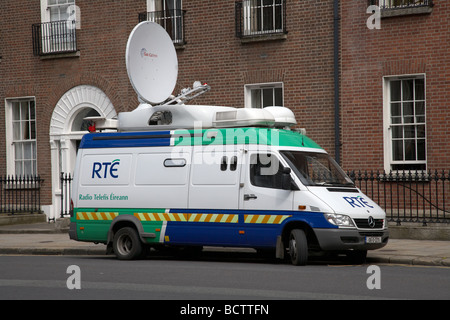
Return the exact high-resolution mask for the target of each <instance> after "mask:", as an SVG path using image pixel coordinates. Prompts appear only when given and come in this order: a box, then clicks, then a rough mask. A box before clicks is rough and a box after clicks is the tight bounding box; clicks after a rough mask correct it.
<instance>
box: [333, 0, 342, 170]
mask: <svg viewBox="0 0 450 320" xmlns="http://www.w3.org/2000/svg"><path fill="white" fill-rule="evenodd" d="M339 20H340V17H339V0H334V149H335V160H336V162H337V163H339V164H340V163H341V151H340V149H341V139H340V130H339V127H340V121H339V113H340V111H339V102H340V96H339Z"/></svg>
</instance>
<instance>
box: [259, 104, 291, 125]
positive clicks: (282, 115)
mask: <svg viewBox="0 0 450 320" xmlns="http://www.w3.org/2000/svg"><path fill="white" fill-rule="evenodd" d="M264 110H266V111H268V112H270V113H271V114H272V116H273V117H274V119H275V125H274V126H275V127H278V128H283V127H291V126H295V125H296V124H297V120H295V115H294V113H293V112H292V110H291V109H288V108H286V107H265V108H264Z"/></svg>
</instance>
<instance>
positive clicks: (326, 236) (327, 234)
mask: <svg viewBox="0 0 450 320" xmlns="http://www.w3.org/2000/svg"><path fill="white" fill-rule="evenodd" d="M314 232H315V234H316V237H317V240H318V241H319V246H320V248H321V249H322V250H324V251H341V250H375V249H379V248H382V247H384V246H385V245H386V244H387V243H388V239H389V230H387V229H383V230H361V229H314ZM371 237H381V242H380V243H367V240H368V239H372V238H371Z"/></svg>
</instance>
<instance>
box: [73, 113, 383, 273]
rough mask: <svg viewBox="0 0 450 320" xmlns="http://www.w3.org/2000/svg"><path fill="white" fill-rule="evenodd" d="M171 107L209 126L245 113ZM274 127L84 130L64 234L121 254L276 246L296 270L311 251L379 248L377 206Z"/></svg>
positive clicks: (358, 253)
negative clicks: (197, 115)
mask: <svg viewBox="0 0 450 320" xmlns="http://www.w3.org/2000/svg"><path fill="white" fill-rule="evenodd" d="M170 108H173V107H152V108H148V109H149V110H148V112H150V111H151V112H152V114H155V113H158V112H161V111H162V110H163V109H166V111H165V112H170V111H169V110H171V109H170ZM177 108H178V110H177V111H178V112H182V111H183V110H184V111H185V112H186V113H188V112H189V111H193V110H195V111H196V112H198V111H199V110H201V111H202V112H204V113H207V110H209V112H210V114H211V115H212V119H213V121H212V122H216V123H217V124H219V123H220V121H218V120H217V118H220V117H222V118H223V117H224V115H223V113H224V112H233V113H234V114H235V115H236V114H237V115H238V114H239V111H241V110H242V112H246V111H247V110H245V109H234V108H229V111H224V110H228V109H227V108H225V107H220V108H215V107H212V106H177ZM269 109H271V110H270V112H274V113H276V111H277V109H278V110H279V111H283V112H285V113H286V110H285V109H286V108H282V107H273V108H269ZM260 111H267V110H265V109H261V110H260ZM135 112H136V111H135ZM130 114H133V112H131V113H130ZM123 116H125V115H122V117H123ZM140 118H141V116H140ZM250 118H251V119H250V120H249V122H250V123H255V121H256V122H258V121H259V120H257V119H256V117H254V116H253V117H250ZM263 118H264V119H266V120H264V121H267V118H268V117H267V115H266V116H265V117H263ZM274 118H275V117H274ZM214 119H215V120H214ZM119 120H120V117H119ZM230 120H231V115H228V120H227V121H226V122H227V123H228V124H229V125H230V124H231V125H232V124H233V122H232V121H230ZM124 122H126V121H124ZM205 122H206V121H205ZM236 123H239V124H242V123H243V118H242V117H241V119H240V120H239V121H238V120H236ZM284 124H285V123H283V125H284ZM273 125H274V126H275V127H262V126H259V127H251V126H250V127H230V128H222V127H221V125H220V124H219V125H217V126H218V127H216V128H207V129H190V130H186V129H179V130H158V131H139V132H110V133H91V134H87V135H85V136H84V137H83V140H82V141H81V144H80V149H79V151H78V157H77V163H76V168H75V176H74V181H73V194H72V200H73V205H74V208H73V209H74V211H73V217H72V220H71V227H70V237H71V239H75V240H79V241H92V242H101V243H106V244H107V245H108V246H110V247H111V246H112V248H113V251H114V253H115V254H116V255H117V257H118V258H120V259H132V258H136V257H138V256H139V255H140V254H141V252H142V251H143V249H144V248H145V246H154V247H159V246H161V245H171V246H195V247H201V246H221V247H251V248H256V249H274V251H276V256H277V257H280V258H282V257H284V254H285V252H287V253H288V254H289V256H290V258H291V260H292V263H293V264H297V265H298V264H305V263H306V262H307V258H308V251H309V250H324V251H347V252H348V253H350V254H352V255H354V256H355V257H359V258H361V259H363V258H365V255H366V253H367V250H371V249H377V248H381V247H383V246H385V245H386V243H387V241H388V230H387V222H386V216H385V213H384V211H383V210H382V209H381V208H380V207H379V206H378V205H377V204H376V203H374V202H373V201H372V200H371V199H369V198H368V197H367V196H366V195H364V194H363V193H362V192H361V191H360V190H359V189H358V188H356V187H355V185H354V184H353V182H352V181H351V180H350V179H349V178H348V177H347V176H346V175H345V173H344V172H343V171H342V169H341V168H340V167H339V166H338V165H337V164H336V162H335V161H334V160H333V159H332V158H331V157H330V156H329V155H328V154H327V153H326V152H325V151H324V150H323V149H322V148H320V147H319V146H318V145H317V144H316V143H315V142H314V141H312V140H311V139H309V138H308V137H307V136H306V135H304V134H303V133H301V132H297V131H293V130H286V129H280V128H277V127H276V126H277V123H276V121H274V122H273ZM156 127H158V125H156ZM159 127H161V126H159Z"/></svg>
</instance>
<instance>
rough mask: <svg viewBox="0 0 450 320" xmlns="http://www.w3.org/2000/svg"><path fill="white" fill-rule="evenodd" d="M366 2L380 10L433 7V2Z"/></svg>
mask: <svg viewBox="0 0 450 320" xmlns="http://www.w3.org/2000/svg"><path fill="white" fill-rule="evenodd" d="M368 2H369V5H376V6H379V7H380V8H381V9H402V8H417V7H432V6H433V0H369V1H368Z"/></svg>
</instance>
